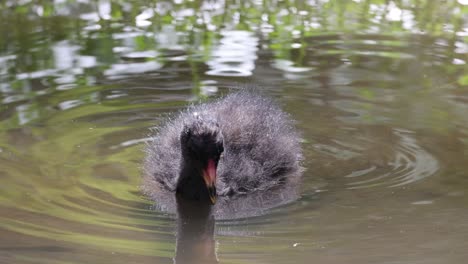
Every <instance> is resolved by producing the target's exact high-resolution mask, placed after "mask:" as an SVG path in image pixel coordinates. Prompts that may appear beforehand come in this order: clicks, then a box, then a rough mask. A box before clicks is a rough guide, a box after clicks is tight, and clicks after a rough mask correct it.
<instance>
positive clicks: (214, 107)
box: [144, 91, 302, 204]
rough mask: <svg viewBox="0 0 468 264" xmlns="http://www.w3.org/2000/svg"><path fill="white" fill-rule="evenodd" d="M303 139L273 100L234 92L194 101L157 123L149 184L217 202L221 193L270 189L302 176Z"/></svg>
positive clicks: (147, 166)
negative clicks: (164, 120)
mask: <svg viewBox="0 0 468 264" xmlns="http://www.w3.org/2000/svg"><path fill="white" fill-rule="evenodd" d="M299 142H300V137H299V134H298V133H297V131H296V130H295V128H294V126H293V121H292V119H291V118H290V117H289V115H288V114H286V113H285V112H283V111H282V110H281V109H280V108H279V107H278V106H277V105H276V104H275V103H274V102H273V101H272V100H270V99H269V98H266V97H262V96H260V95H258V94H254V93H251V92H246V91H240V92H236V93H232V94H229V95H227V96H226V97H223V98H220V99H218V100H215V101H213V102H210V103H205V104H199V105H194V106H191V107H189V108H188V109H186V110H184V111H182V112H180V113H178V115H177V116H176V117H175V118H170V119H168V120H166V122H164V123H163V125H162V126H160V127H159V128H157V132H156V134H155V136H154V137H153V138H152V141H150V142H149V143H148V146H147V148H146V152H147V156H146V159H145V164H144V169H145V172H146V175H148V176H149V178H150V180H151V181H152V182H153V183H155V184H156V188H154V187H152V189H150V190H148V189H149V188H144V189H145V190H146V192H152V191H155V192H158V191H162V190H164V191H169V192H175V193H176V194H177V195H178V196H180V197H182V198H184V199H188V200H199V201H206V202H208V203H212V204H214V203H215V202H216V199H217V196H221V197H222V198H223V199H229V197H232V196H236V195H241V194H248V193H251V192H255V191H265V190H269V189H270V188H273V187H275V186H279V185H281V184H284V183H286V182H291V181H297V179H298V177H299V176H300V173H298V172H299V171H301V166H300V161H301V160H302V151H301V147H300V143H299ZM148 186H150V185H148ZM151 186H152V185H151ZM152 196H155V195H152ZM156 196H157V195H156Z"/></svg>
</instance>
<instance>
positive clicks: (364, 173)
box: [345, 129, 439, 189]
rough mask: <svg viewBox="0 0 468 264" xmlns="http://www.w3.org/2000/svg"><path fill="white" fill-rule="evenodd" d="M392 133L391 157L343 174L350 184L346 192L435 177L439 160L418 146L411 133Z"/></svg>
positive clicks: (402, 131)
mask: <svg viewBox="0 0 468 264" xmlns="http://www.w3.org/2000/svg"><path fill="white" fill-rule="evenodd" d="M394 134H395V135H396V136H397V137H398V141H397V143H396V145H395V146H394V147H392V149H393V155H392V157H391V158H390V159H389V160H386V162H385V163H384V164H381V165H374V164H372V165H370V166H369V167H366V168H363V169H360V170H355V171H353V172H352V173H350V174H348V175H346V176H345V177H347V178H349V180H351V181H352V182H349V183H347V185H348V188H349V189H360V188H371V187H377V186H385V187H398V186H403V185H407V184H411V183H414V182H416V181H419V180H422V179H424V178H427V177H429V176H431V175H434V174H435V173H436V172H437V171H438V170H439V162H438V160H437V159H436V158H435V157H434V156H433V155H431V154H430V153H429V152H427V151H426V150H425V149H423V148H422V147H421V146H419V145H418V142H417V141H416V139H415V138H413V137H412V133H411V132H410V131H406V130H402V129H396V130H394Z"/></svg>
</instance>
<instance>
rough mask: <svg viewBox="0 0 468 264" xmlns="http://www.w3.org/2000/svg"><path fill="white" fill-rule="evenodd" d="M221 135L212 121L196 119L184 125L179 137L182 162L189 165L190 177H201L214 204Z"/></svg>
mask: <svg viewBox="0 0 468 264" xmlns="http://www.w3.org/2000/svg"><path fill="white" fill-rule="evenodd" d="M223 141H224V139H223V135H222V133H221V130H220V127H219V125H218V123H217V122H216V121H214V120H209V119H208V120H207V119H202V118H197V119H195V120H194V121H193V122H189V123H186V124H185V125H184V129H183V131H182V134H181V136H180V142H181V148H182V155H183V160H184V162H187V163H189V164H190V166H189V167H190V168H191V171H190V172H188V173H191V174H193V175H191V176H192V177H201V179H202V180H203V183H204V185H205V186H206V190H204V191H201V193H207V194H208V197H209V199H210V201H211V202H212V203H213V204H214V203H215V202H216V170H217V167H218V162H219V159H220V157H221V154H222V153H223V151H224V144H223Z"/></svg>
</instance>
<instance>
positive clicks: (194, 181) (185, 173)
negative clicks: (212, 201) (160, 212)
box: [176, 157, 209, 200]
mask: <svg viewBox="0 0 468 264" xmlns="http://www.w3.org/2000/svg"><path fill="white" fill-rule="evenodd" d="M198 164H199V162H198V161H194V160H193V159H190V158H187V157H183V158H182V164H181V170H180V175H179V179H178V180H177V189H176V193H177V194H178V195H180V196H182V197H183V198H186V199H190V200H209V195H208V190H207V188H206V184H205V182H204V181H203V177H202V175H201V171H202V168H201V167H200V165H198Z"/></svg>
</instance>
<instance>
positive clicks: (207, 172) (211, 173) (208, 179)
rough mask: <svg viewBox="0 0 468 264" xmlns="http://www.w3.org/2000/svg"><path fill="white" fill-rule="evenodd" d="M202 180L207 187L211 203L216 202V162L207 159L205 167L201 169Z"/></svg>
mask: <svg viewBox="0 0 468 264" xmlns="http://www.w3.org/2000/svg"><path fill="white" fill-rule="evenodd" d="M203 180H205V184H206V187H207V188H208V195H209V196H210V200H211V202H212V203H213V204H215V203H216V163H215V161H214V160H212V159H208V163H207V164H206V167H205V168H204V169H203Z"/></svg>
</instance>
